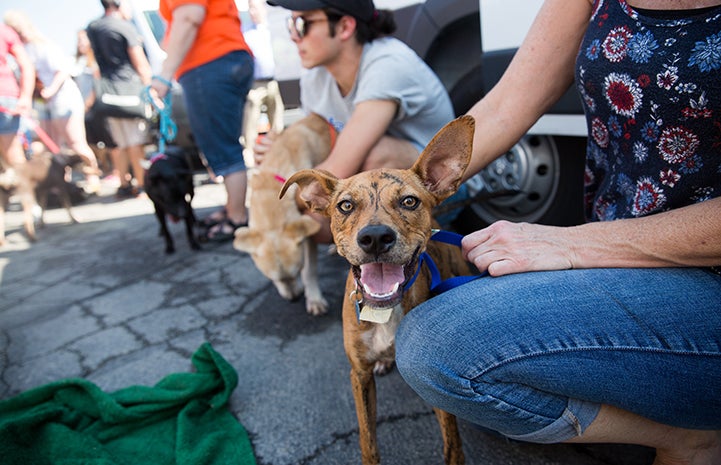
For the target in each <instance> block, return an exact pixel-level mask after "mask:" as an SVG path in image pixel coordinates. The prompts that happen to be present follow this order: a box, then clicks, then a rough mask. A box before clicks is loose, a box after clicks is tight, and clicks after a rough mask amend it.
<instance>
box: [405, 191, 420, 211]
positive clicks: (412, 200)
mask: <svg viewBox="0 0 721 465" xmlns="http://www.w3.org/2000/svg"><path fill="white" fill-rule="evenodd" d="M420 203H421V202H420V200H418V197H413V196H412V195H409V196H408V197H403V199H402V200H401V207H403V208H406V209H408V210H415V209H416V208H417V207H418V205H419V204H420Z"/></svg>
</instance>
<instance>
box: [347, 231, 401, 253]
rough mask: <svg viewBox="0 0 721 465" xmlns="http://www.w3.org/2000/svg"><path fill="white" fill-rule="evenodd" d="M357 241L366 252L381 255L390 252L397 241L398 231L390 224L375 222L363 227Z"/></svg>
mask: <svg viewBox="0 0 721 465" xmlns="http://www.w3.org/2000/svg"><path fill="white" fill-rule="evenodd" d="M357 241H358V245H359V246H360V248H361V249H363V251H364V252H366V253H370V254H374V255H380V254H382V253H385V252H388V251H389V250H390V249H391V248H392V247H393V245H394V244H395V243H396V233H395V231H393V230H392V229H391V228H389V227H388V226H385V225H382V224H374V225H370V226H366V227H365V228H363V229H361V231H360V233H358V239H357Z"/></svg>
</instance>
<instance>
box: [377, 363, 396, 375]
mask: <svg viewBox="0 0 721 465" xmlns="http://www.w3.org/2000/svg"><path fill="white" fill-rule="evenodd" d="M392 369H393V361H392V360H391V361H390V362H384V361H382V360H379V361H377V362H376V364H375V365H374V366H373V374H374V375H378V376H383V375H386V374H388V373H390V371H391V370H392Z"/></svg>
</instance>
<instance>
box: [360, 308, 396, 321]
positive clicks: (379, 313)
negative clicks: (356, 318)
mask: <svg viewBox="0 0 721 465" xmlns="http://www.w3.org/2000/svg"><path fill="white" fill-rule="evenodd" d="M392 313H393V307H390V308H369V307H363V308H362V309H361V311H360V319H361V320H362V321H368V322H370V323H378V324H381V325H383V324H386V323H388V320H390V319H391V314H392Z"/></svg>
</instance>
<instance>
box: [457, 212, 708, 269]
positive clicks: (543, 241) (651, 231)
mask: <svg viewBox="0 0 721 465" xmlns="http://www.w3.org/2000/svg"><path fill="white" fill-rule="evenodd" d="M720 238H721V198H715V199H710V200H706V201H704V202H701V203H697V204H693V205H689V206H687V207H683V208H678V209H675V210H670V211H667V212H662V213H657V214H654V215H649V216H645V217H642V218H632V219H623V220H616V221H597V222H593V223H587V224H583V225H580V226H573V227H565V228H564V227H555V226H542V225H537V224H528V223H520V224H515V223H509V222H505V221H499V222H497V223H494V224H492V225H491V226H489V227H487V228H485V229H482V230H480V231H476V232H474V233H471V234H469V235H468V236H466V237H465V238H464V239H463V251H464V254H465V255H466V258H467V259H468V260H469V261H470V262H472V263H473V264H474V265H476V267H478V269H479V270H488V272H489V273H490V274H491V275H493V276H500V275H505V274H511V273H521V272H525V271H540V270H561V269H570V268H631V267H642V268H650V267H665V266H714V265H721V239H720Z"/></svg>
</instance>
